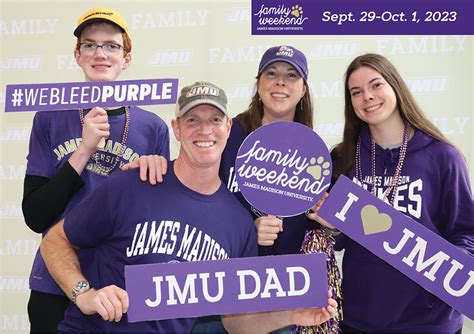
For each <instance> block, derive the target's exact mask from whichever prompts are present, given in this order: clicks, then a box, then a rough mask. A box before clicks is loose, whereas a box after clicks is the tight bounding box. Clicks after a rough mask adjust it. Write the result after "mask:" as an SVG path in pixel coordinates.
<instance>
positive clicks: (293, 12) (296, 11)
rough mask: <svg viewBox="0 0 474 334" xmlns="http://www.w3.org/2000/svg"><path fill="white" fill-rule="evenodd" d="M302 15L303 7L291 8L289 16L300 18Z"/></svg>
mask: <svg viewBox="0 0 474 334" xmlns="http://www.w3.org/2000/svg"><path fill="white" fill-rule="evenodd" d="M302 14H303V7H301V6H299V5H295V6H291V15H293V16H295V17H300V15H302Z"/></svg>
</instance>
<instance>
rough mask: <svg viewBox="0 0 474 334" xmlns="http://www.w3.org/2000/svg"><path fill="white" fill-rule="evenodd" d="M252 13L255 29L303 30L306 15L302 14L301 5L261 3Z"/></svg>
mask: <svg viewBox="0 0 474 334" xmlns="http://www.w3.org/2000/svg"><path fill="white" fill-rule="evenodd" d="M257 10H258V11H257V12H255V13H254V14H253V16H254V17H256V18H257V19H256V20H254V23H256V24H257V27H256V29H257V30H303V24H304V22H305V21H306V20H308V17H305V16H304V15H303V7H302V6H300V5H298V4H295V5H284V4H281V5H277V6H266V5H264V4H262V5H261V7H260V9H257Z"/></svg>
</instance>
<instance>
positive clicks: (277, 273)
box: [125, 253, 328, 322]
mask: <svg viewBox="0 0 474 334" xmlns="http://www.w3.org/2000/svg"><path fill="white" fill-rule="evenodd" d="M125 284H126V289H127V292H128V295H129V299H130V308H129V310H128V320H129V321H130V322H137V321H146V320H163V319H175V318H190V317H198V316H204V315H212V314H234V313H246V312H263V311H276V310H291V309H299V308H308V307H324V306H326V305H327V300H328V299H327V291H328V285H327V271H326V255H325V254H323V253H314V254H305V255H302V254H298V255H280V256H260V257H248V258H237V259H227V260H215V261H198V262H178V263H177V262H173V263H156V264H144V265H133V266H125Z"/></svg>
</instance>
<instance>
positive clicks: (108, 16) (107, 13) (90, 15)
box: [74, 7, 130, 38]
mask: <svg viewBox="0 0 474 334" xmlns="http://www.w3.org/2000/svg"><path fill="white" fill-rule="evenodd" d="M103 21H106V22H110V23H113V24H115V25H116V26H117V27H119V28H120V30H122V31H123V32H125V33H126V34H127V35H128V37H129V38H130V34H129V33H128V28H127V24H126V23H125V20H124V19H123V17H122V15H120V13H119V12H117V11H116V10H113V9H110V8H105V7H94V8H91V9H89V10H88V11H87V12H86V13H85V14H84V15H82V16H81V17H80V18H79V20H77V27H76V29H74V36H76V37H79V36H80V35H81V33H82V31H83V30H84V28H86V27H87V26H88V25H90V24H92V23H97V22H103Z"/></svg>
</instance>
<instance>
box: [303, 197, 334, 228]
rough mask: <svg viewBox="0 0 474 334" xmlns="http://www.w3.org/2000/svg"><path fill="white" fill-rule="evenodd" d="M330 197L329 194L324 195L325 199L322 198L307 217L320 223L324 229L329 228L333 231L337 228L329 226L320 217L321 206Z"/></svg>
mask: <svg viewBox="0 0 474 334" xmlns="http://www.w3.org/2000/svg"><path fill="white" fill-rule="evenodd" d="M328 196H329V194H328V193H324V195H323V197H321V199H320V200H319V201H318V202H317V203H316V204H315V205H314V206H313V207H312V208H311V209H310V211H309V213H308V214H307V215H306V216H307V217H308V218H309V219H311V220H314V221H316V222H318V223H320V224H321V225H323V226H324V227H327V228H329V229H331V230H335V229H336V228H335V227H334V226H332V225H331V224H329V223H328V222H327V221H326V220H324V219H323V218H321V217H320V216H319V215H318V212H319V209H321V206H322V205H323V203H324V201H325V200H326V198H327V197H328Z"/></svg>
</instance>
